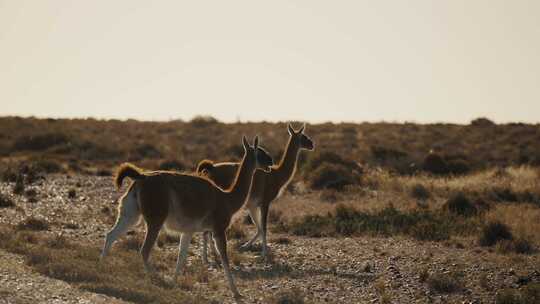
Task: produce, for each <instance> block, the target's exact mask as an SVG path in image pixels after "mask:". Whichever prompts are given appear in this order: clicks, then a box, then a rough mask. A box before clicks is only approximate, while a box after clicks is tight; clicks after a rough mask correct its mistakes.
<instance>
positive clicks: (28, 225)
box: [17, 217, 49, 231]
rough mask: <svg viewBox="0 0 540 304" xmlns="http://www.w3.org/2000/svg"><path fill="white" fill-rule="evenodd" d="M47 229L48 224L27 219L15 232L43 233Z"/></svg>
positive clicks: (33, 218) (37, 219)
mask: <svg viewBox="0 0 540 304" xmlns="http://www.w3.org/2000/svg"><path fill="white" fill-rule="evenodd" d="M48 229H49V223H47V222H46V221H45V220H44V219H40V218H36V217H28V218H26V219H25V220H24V221H22V222H20V223H19V224H18V225H17V230H33V231H43V230H48Z"/></svg>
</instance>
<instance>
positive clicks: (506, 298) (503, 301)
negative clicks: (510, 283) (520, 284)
mask: <svg viewBox="0 0 540 304" xmlns="http://www.w3.org/2000/svg"><path fill="white" fill-rule="evenodd" d="M495 303H496V304H536V303H540V283H535V284H529V285H527V286H525V287H524V288H522V289H520V290H516V289H503V290H501V291H500V292H498V293H497V295H496V297H495Z"/></svg>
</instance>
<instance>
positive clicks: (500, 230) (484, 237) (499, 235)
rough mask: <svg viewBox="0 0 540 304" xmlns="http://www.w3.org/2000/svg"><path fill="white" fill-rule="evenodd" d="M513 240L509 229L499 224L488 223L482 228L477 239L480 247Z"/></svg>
mask: <svg viewBox="0 0 540 304" xmlns="http://www.w3.org/2000/svg"><path fill="white" fill-rule="evenodd" d="M512 238H513V236H512V232H511V231H510V228H508V226H506V225H505V224H503V223H501V222H496V221H495V222H489V223H487V224H486V225H484V227H483V228H482V232H481V233H480V236H479V238H478V244H479V245H480V246H485V247H487V246H493V245H495V244H497V242H499V241H502V240H511V239H512Z"/></svg>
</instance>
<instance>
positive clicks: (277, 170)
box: [197, 124, 314, 263]
mask: <svg viewBox="0 0 540 304" xmlns="http://www.w3.org/2000/svg"><path fill="white" fill-rule="evenodd" d="M305 126H306V125H305V124H304V125H303V126H302V127H301V128H300V129H299V130H298V131H295V130H294V129H293V127H292V126H291V125H290V124H289V125H288V126H287V130H288V132H289V136H290V137H289V141H288V142H287V145H286V147H285V152H284V153H283V155H282V157H281V161H280V162H279V164H278V165H275V166H272V168H271V170H270V171H269V172H264V171H261V170H257V171H256V172H255V177H254V178H253V187H252V189H251V194H250V196H249V199H248V202H247V204H246V207H247V209H248V212H249V216H250V217H251V219H252V221H253V222H254V223H255V225H256V226H257V233H256V234H255V235H254V236H253V237H252V238H251V239H250V240H249V241H248V242H246V243H245V244H244V245H242V246H241V248H244V249H245V248H248V247H250V246H251V245H252V244H253V242H255V241H256V240H257V238H259V237H261V242H262V257H263V258H264V259H267V251H268V249H267V241H266V233H267V220H268V209H269V208H270V203H271V202H272V201H274V200H275V199H276V198H277V197H279V196H280V195H281V194H282V193H283V190H284V189H285V188H286V187H287V185H288V184H289V182H290V181H291V180H292V178H293V177H294V173H295V172H296V168H297V163H298V155H299V153H300V151H301V150H302V149H306V150H310V151H311V150H313V149H314V145H313V141H312V140H311V139H310V138H309V137H308V136H307V135H305V134H304V130H305ZM239 165H240V164H239V163H234V162H224V163H214V162H212V161H211V160H202V161H201V162H199V164H198V166H197V172H198V173H199V174H201V175H204V176H208V178H210V179H212V180H213V181H214V182H215V183H216V184H217V185H218V186H220V187H229V186H230V185H231V183H232V182H233V181H234V172H235V171H236V170H237V169H238V166H239ZM209 238H210V233H205V234H204V238H203V245H202V250H203V252H202V257H203V260H204V262H205V263H208V258H207V248H206V247H207V246H206V244H207V242H208V239H209Z"/></svg>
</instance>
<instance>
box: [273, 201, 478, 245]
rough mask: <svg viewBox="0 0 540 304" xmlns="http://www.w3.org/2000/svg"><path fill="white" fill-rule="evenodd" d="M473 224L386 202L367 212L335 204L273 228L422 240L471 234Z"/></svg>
mask: <svg viewBox="0 0 540 304" xmlns="http://www.w3.org/2000/svg"><path fill="white" fill-rule="evenodd" d="M475 225H476V223H475V222H474V221H473V220H466V219H464V218H461V219H460V218H458V217H455V216H452V215H448V214H445V213H439V212H431V211H427V210H414V211H410V212H404V211H399V210H397V209H395V208H394V207H392V206H389V207H386V208H384V209H381V210H379V211H375V212H371V213H368V212H363V211H358V210H356V209H354V208H352V207H348V206H345V205H338V206H336V211H335V213H328V214H327V215H307V216H304V217H302V218H300V219H295V220H293V221H291V222H289V223H282V224H281V225H280V226H279V227H276V228H277V231H287V232H291V233H293V234H295V235H306V236H310V237H322V236H336V235H345V236H350V235H357V234H366V233H367V234H374V235H383V236H389V235H395V234H403V235H409V236H411V237H413V238H415V239H418V240H423V241H441V240H446V239H448V238H449V237H450V235H462V234H464V235H466V234H471V233H473V232H474V231H475V228H474V227H475Z"/></svg>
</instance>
